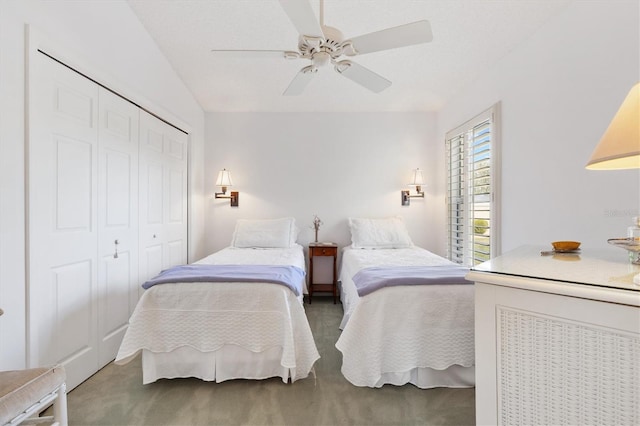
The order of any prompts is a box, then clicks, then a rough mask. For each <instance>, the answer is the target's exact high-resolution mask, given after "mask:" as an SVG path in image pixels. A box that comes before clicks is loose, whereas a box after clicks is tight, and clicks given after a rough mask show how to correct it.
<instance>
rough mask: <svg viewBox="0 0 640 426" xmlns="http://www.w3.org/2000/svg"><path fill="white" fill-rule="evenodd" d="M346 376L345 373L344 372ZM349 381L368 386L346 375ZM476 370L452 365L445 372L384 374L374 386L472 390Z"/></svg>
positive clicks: (423, 369) (434, 370)
mask: <svg viewBox="0 0 640 426" xmlns="http://www.w3.org/2000/svg"><path fill="white" fill-rule="evenodd" d="M343 374H344V372H343ZM344 375H345V377H346V378H347V380H349V381H350V382H351V383H353V384H355V385H356V386H368V384H365V383H363V384H356V383H354V382H353V380H351V379H350V378H349V377H347V375H346V374H344ZM475 375H476V368H475V366H472V367H463V366H461V365H452V366H451V367H449V368H447V369H444V370H436V369H433V368H429V367H425V368H414V369H413V370H411V371H407V372H404V373H383V374H382V376H381V377H380V380H378V382H377V383H376V384H375V385H373V387H375V388H381V387H382V386H384V385H396V386H402V385H406V384H407V383H411V384H412V385H415V386H416V387H419V388H420V389H431V388H443V387H444V388H472V387H474V386H475Z"/></svg>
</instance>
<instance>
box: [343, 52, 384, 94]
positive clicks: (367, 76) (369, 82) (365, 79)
mask: <svg viewBox="0 0 640 426" xmlns="http://www.w3.org/2000/svg"><path fill="white" fill-rule="evenodd" d="M335 70H336V71H337V72H338V73H339V74H342V75H343V76H345V77H347V78H348V79H349V80H352V81H354V82H356V83H358V84H359V85H361V86H363V87H364V88H366V89H369V90H371V91H372V92H375V93H379V92H382V91H383V90H384V89H386V88H387V87H389V86H391V82H390V81H389V80H387V79H386V78H384V77H382V76H381V75H379V74H376V73H375V72H373V71H371V70H370V69H368V68H365V67H363V66H362V65H358V64H356V63H355V62H351V61H347V60H345V61H340V62H337V63H336V67H335Z"/></svg>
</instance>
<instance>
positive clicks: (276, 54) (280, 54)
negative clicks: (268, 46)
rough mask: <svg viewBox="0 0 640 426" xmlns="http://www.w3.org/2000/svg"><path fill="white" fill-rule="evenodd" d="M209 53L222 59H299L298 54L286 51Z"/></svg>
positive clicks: (227, 50)
mask: <svg viewBox="0 0 640 426" xmlns="http://www.w3.org/2000/svg"><path fill="white" fill-rule="evenodd" d="M211 53H213V54H214V55H216V56H220V57H223V58H248V59H260V58H285V59H295V58H298V57H300V54H299V53H298V52H292V51H288V50H231V49H212V50H211Z"/></svg>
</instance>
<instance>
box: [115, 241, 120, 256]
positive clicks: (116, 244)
mask: <svg viewBox="0 0 640 426" xmlns="http://www.w3.org/2000/svg"><path fill="white" fill-rule="evenodd" d="M113 244H114V245H115V246H116V252H115V253H113V258H114V259H117V258H118V244H120V243H119V242H118V240H115V241H114V242H113Z"/></svg>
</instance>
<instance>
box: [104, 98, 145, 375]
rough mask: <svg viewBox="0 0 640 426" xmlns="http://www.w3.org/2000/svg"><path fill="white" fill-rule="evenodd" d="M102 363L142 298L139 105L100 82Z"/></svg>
mask: <svg viewBox="0 0 640 426" xmlns="http://www.w3.org/2000/svg"><path fill="white" fill-rule="evenodd" d="M98 116H99V120H98V123H99V124H98V192H97V194H98V247H97V249H98V314H99V315H98V333H99V364H100V365H99V366H100V367H102V366H104V365H106V364H107V363H109V362H111V361H112V360H113V359H114V358H115V357H116V354H117V352H118V348H119V347H120V343H121V342H122V338H123V337H124V333H125V331H126V329H127V326H128V323H129V317H130V316H131V314H132V313H133V309H134V308H135V305H136V302H137V301H138V287H139V286H140V283H139V279H138V139H139V116H140V115H139V108H138V107H136V106H135V105H133V104H132V103H130V102H128V101H127V100H126V99H123V98H121V97H120V96H117V95H115V94H113V93H111V92H110V91H108V90H107V89H104V88H102V87H101V88H100V92H99V105H98Z"/></svg>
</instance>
